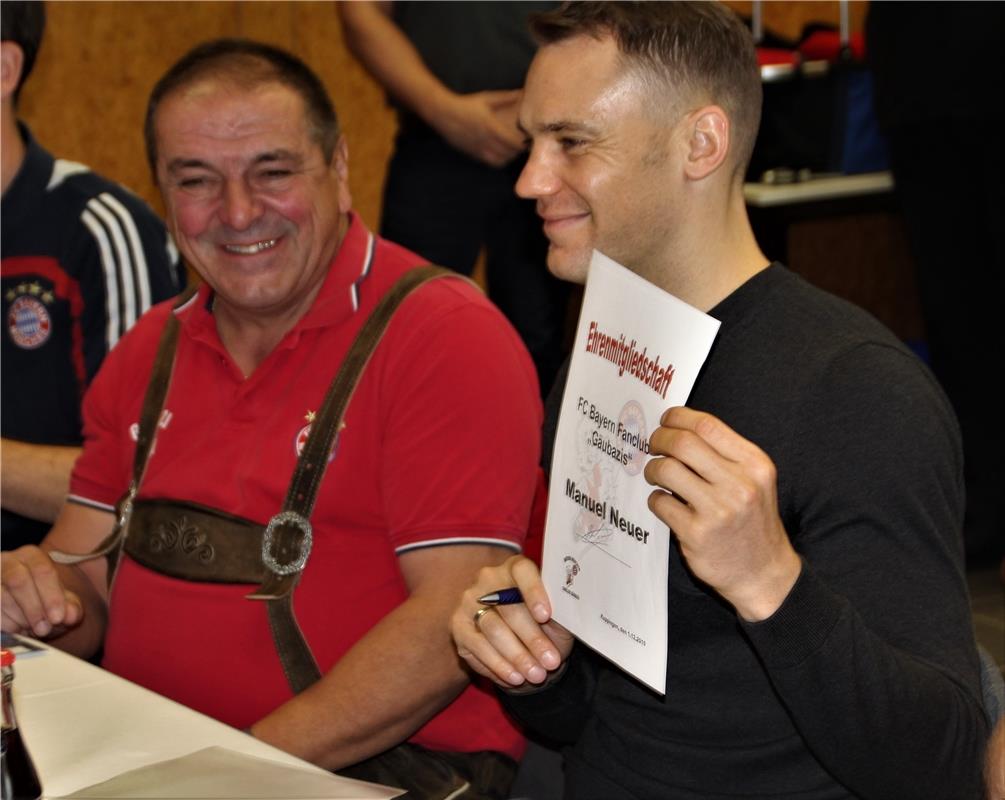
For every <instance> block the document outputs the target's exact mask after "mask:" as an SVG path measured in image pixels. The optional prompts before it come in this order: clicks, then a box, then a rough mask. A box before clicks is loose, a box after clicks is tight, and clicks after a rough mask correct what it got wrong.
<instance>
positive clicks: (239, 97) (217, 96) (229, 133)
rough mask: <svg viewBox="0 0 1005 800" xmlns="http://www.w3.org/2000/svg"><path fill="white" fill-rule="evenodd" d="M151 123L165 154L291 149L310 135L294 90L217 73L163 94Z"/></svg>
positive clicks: (303, 111)
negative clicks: (243, 81) (231, 79)
mask: <svg viewBox="0 0 1005 800" xmlns="http://www.w3.org/2000/svg"><path fill="white" fill-rule="evenodd" d="M154 129H155V132H156V137H157V149H158V154H159V155H160V156H161V157H163V158H165V159H171V158H174V157H178V156H188V155H190V154H193V153H198V154H199V155H201V156H207V155H212V154H216V153H219V154H221V155H222V154H226V153H232V152H240V151H241V150H242V149H244V148H248V147H259V148H261V147H265V148H267V149H272V148H276V147H284V148H288V149H289V148H292V147H294V146H295V145H296V146H301V147H302V146H303V145H304V142H305V139H306V138H308V137H310V131H309V130H308V124H307V119H306V113H305V108H304V102H303V99H302V98H301V97H300V95H299V94H297V93H296V92H295V91H293V90H291V89H289V88H288V87H286V86H284V85H282V84H279V83H267V84H259V85H256V86H242V85H239V84H235V83H234V82H228V81H220V80H215V79H209V80H203V81H198V82H195V83H192V84H188V85H186V86H182V87H179V88H178V89H176V90H175V91H172V92H171V93H170V94H168V95H166V96H165V97H164V98H163V100H162V101H161V103H160V105H159V107H158V109H157V112H156V115H155V118H154ZM310 138H311V139H313V138H314V137H310Z"/></svg>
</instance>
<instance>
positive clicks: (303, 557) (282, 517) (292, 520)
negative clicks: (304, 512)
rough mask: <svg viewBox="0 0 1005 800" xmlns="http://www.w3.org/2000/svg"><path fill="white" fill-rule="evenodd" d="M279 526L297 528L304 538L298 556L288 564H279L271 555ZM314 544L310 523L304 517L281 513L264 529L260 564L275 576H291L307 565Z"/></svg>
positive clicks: (285, 512) (293, 513)
mask: <svg viewBox="0 0 1005 800" xmlns="http://www.w3.org/2000/svg"><path fill="white" fill-rule="evenodd" d="M280 525H292V526H293V527H296V528H299V529H300V532H301V533H303V535H304V538H303V539H302V540H301V542H300V555H298V556H297V557H296V559H295V560H293V561H291V562H290V563H289V564H280V563H279V562H278V561H276V559H275V557H274V556H273V555H272V544H273V540H274V539H275V533H276V528H278V527H279V526H280ZM313 543H314V536H313V533H312V531H311V523H310V521H309V520H307V519H306V518H305V517H302V516H300V515H299V514H298V513H297V512H296V511H281V512H280V513H278V514H276V516H274V517H273V518H272V519H270V520H269V525H268V527H266V529H265V536H264V537H262V562H263V563H264V564H265V566H267V567H268V568H269V569H271V570H272V571H273V572H275V573H276V574H277V575H293V574H294V573H295V572H300V570H302V569H303V568H304V565H305V564H307V556H309V555H310V554H311V545H312V544H313Z"/></svg>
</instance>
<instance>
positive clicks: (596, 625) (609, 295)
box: [541, 251, 719, 694]
mask: <svg viewBox="0 0 1005 800" xmlns="http://www.w3.org/2000/svg"><path fill="white" fill-rule="evenodd" d="M718 330H719V321H718V320H715V319H713V318H712V317H710V316H708V315H707V314H704V313H702V312H701V311H698V310H697V309H695V308H693V307H691V306H689V305H688V304H686V303H684V302H683V301H681V300H679V299H678V298H676V297H673V296H672V295H670V294H668V293H666V292H664V291H663V290H662V289H659V288H658V287H656V286H654V285H653V284H651V283H649V282H648V281H646V280H644V279H643V278H640V277H639V276H638V275H636V274H635V273H633V272H631V271H630V270H628V269H626V268H625V267H623V266H621V265H620V264H618V263H616V262H614V261H612V260H611V259H609V258H607V257H606V256H604V255H603V254H601V253H598V252H596V251H594V253H593V258H592V260H591V262H590V271H589V277H588V278H587V282H586V289H585V292H584V295H583V304H582V310H581V311H580V316H579V326H578V328H577V330H576V339H575V342H574V344H573V351H572V361H571V364H570V367H569V378H568V381H567V382H566V385H565V393H564V395H563V397H562V405H561V411H560V416H559V422H558V431H557V433H556V437H555V449H554V456H553V458H552V466H551V482H550V487H549V495H548V516H547V522H546V527H545V539H544V554H543V562H542V570H541V572H542V577H543V580H544V585H545V587H546V588H547V590H548V594H549V597H550V598H551V603H552V608H553V615H554V618H555V619H556V620H557V621H558V622H560V623H561V624H562V625H563V626H565V627H566V628H568V629H569V630H570V631H571V632H572V633H573V634H575V635H576V637H577V638H578V639H580V640H581V641H583V642H585V643H586V644H587V645H589V646H590V647H592V648H593V649H594V650H597V651H598V652H600V653H601V654H602V655H604V656H606V657H607V658H609V659H610V660H611V661H613V662H614V663H615V664H617V665H618V666H619V667H621V668H622V669H624V670H625V671H626V672H628V673H630V674H631V675H634V676H635V677H636V678H638V679H639V680H640V681H642V682H643V683H645V684H646V685H647V686H649V687H651V688H652V689H655V690H656V691H658V692H660V693H661V694H663V693H665V692H666V688H667V687H666V660H667V620H668V609H667V602H668V592H667V579H668V570H669V557H670V534H669V531H668V530H667V527H666V525H664V524H663V523H662V522H660V521H659V520H658V519H657V518H656V517H655V516H654V515H653V513H652V512H651V511H650V510H649V507H648V505H647V498H648V497H649V494H650V492H651V491H652V487H651V486H650V485H649V484H647V483H646V481H645V478H644V476H643V474H642V470H643V468H644V466H645V464H646V462H647V461H648V460H649V456H648V440H649V435H650V434H651V433H652V431H653V430H654V429H655V428H656V427H657V426H658V425H659V420H660V417H661V416H662V414H663V412H664V411H666V409H668V408H670V407H671V406H678V405H683V404H684V403H685V401H686V400H687V397H688V395H689V394H690V393H691V387H692V386H693V385H694V382H695V379H696V378H697V377H698V372H699V370H700V369H701V366H702V364H704V363H705V359H706V358H707V357H708V353H709V350H710V349H711V347H712V342H713V340H714V339H715V336H716V333H717V332H718Z"/></svg>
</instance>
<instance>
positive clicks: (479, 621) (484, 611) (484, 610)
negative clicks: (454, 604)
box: [472, 606, 492, 633]
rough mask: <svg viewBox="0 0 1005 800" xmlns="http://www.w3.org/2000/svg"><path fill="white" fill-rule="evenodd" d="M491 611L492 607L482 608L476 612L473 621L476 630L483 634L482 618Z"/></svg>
mask: <svg viewBox="0 0 1005 800" xmlns="http://www.w3.org/2000/svg"><path fill="white" fill-rule="evenodd" d="M491 610H492V606H482V608H479V609H478V610H477V611H476V612H475V615H474V616H473V617H472V619H473V620H474V621H475V628H477V629H478V632H479V633H481V632H482V617H484V616H485V615H486V614H488V613H489V612H490V611H491Z"/></svg>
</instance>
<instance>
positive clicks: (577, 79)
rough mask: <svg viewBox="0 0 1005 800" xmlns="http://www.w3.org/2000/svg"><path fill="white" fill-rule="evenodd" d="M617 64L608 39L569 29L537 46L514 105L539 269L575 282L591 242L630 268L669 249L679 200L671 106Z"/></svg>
mask: <svg viewBox="0 0 1005 800" xmlns="http://www.w3.org/2000/svg"><path fill="white" fill-rule="evenodd" d="M661 96H662V95H661V94H660V93H658V92H657V91H654V90H653V89H652V88H650V87H649V86H648V85H647V84H646V82H645V81H644V80H643V79H642V77H641V76H640V75H639V74H638V73H637V72H636V71H633V70H631V69H628V68H626V67H625V65H624V62H623V60H622V59H621V57H620V55H619V51H618V47H617V44H616V42H615V40H614V39H613V38H612V37H610V36H606V37H604V38H603V39H600V40H597V39H594V38H593V37H590V36H584V35H580V36H575V37H572V38H570V39H566V40H563V41H560V42H557V43H555V44H549V45H545V46H544V47H542V48H541V49H540V50H538V53H537V55H536V56H535V58H534V61H533V63H532V65H531V68H530V72H529V73H528V76H527V82H526V86H525V89H524V97H523V104H522V106H521V109H520V125H521V127H522V128H523V130H524V131H525V133H526V135H527V136H528V138H529V140H530V143H531V152H530V156H529V159H528V161H527V165H526V167H525V168H524V170H523V172H522V173H521V175H520V179H519V180H518V181H517V185H516V191H517V194H519V195H520V196H521V197H527V198H534V199H535V200H537V212H538V214H539V215H540V216H541V218H542V219H543V220H544V232H545V235H546V236H547V237H548V240H549V242H550V247H549V250H548V268H549V269H550V270H551V271H552V272H553V273H554V274H555V275H557V276H558V277H560V278H564V279H566V280H571V281H576V282H579V283H581V282H583V281H584V280H585V276H586V271H587V267H588V264H589V260H590V253H591V251H592V250H593V249H594V248H596V249H597V250H600V251H601V252H602V253H604V254H605V255H607V256H610V257H611V258H613V259H615V260H616V261H618V262H620V263H622V264H624V265H625V266H627V267H629V268H630V269H632V270H634V271H636V272H638V273H639V274H642V275H646V274H647V273H649V272H650V271H651V270H653V269H658V267H659V265H660V263H661V262H662V260H663V257H664V256H665V255H666V251H667V249H668V248H669V247H672V246H673V241H674V237H675V233H674V221H675V219H676V218H677V217H678V214H677V210H678V209H677V206H679V204H680V203H681V202H682V201H681V199H680V191H679V187H678V185H677V183H676V177H675V176H677V175H678V174H679V172H680V166H679V165H680V155H679V152H678V150H679V148H677V147H675V145H674V141H675V131H676V128H675V126H674V125H672V124H670V121H669V120H671V119H674V118H675V114H674V112H673V111H672V110H659V109H657V110H654V109H652V108H651V106H652V104H653V103H654V102H655V101H656V98H659V97H661Z"/></svg>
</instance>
